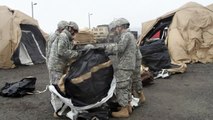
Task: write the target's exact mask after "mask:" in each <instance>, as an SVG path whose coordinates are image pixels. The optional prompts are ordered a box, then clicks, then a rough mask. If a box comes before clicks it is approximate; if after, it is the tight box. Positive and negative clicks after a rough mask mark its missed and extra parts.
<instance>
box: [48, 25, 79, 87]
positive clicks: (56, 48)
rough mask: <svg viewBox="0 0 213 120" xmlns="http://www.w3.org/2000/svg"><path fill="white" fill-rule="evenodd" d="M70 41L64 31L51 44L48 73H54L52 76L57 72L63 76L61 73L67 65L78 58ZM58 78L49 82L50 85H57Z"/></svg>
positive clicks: (66, 32) (69, 34)
mask: <svg viewBox="0 0 213 120" xmlns="http://www.w3.org/2000/svg"><path fill="white" fill-rule="evenodd" d="M72 39H73V38H72V35H71V33H70V32H69V31H67V30H66V29H65V30H63V31H62V33H61V34H60V35H59V37H57V39H56V40H55V41H54V42H53V44H52V47H51V52H50V57H49V63H48V66H49V69H50V71H54V74H55V73H56V72H57V73H58V74H60V75H63V71H64V70H65V68H66V67H67V65H68V63H69V62H70V61H71V60H72V59H73V58H76V57H77V56H78V52H77V51H75V50H73V47H74V45H73V41H72ZM53 76H54V75H53ZM56 76H58V75H56ZM58 77H59V76H58ZM60 78H61V76H60ZM60 78H57V79H53V80H56V81H51V83H52V84H57V80H59V79H60Z"/></svg>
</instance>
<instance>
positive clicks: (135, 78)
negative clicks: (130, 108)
mask: <svg viewBox="0 0 213 120" xmlns="http://www.w3.org/2000/svg"><path fill="white" fill-rule="evenodd" d="M141 59H142V55H141V52H140V49H139V47H138V46H137V51H136V66H135V70H134V71H133V75H132V91H133V92H139V91H141V90H142V89H143V87H142V81H141Z"/></svg>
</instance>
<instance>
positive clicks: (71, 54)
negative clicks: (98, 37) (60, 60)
mask: <svg viewBox="0 0 213 120" xmlns="http://www.w3.org/2000/svg"><path fill="white" fill-rule="evenodd" d="M60 37H61V38H60V40H59V42H58V55H59V56H62V57H64V58H65V59H72V58H75V57H77V56H78V52H77V51H76V50H70V49H68V48H67V46H68V44H69V43H68V41H67V39H68V38H66V37H64V36H60Z"/></svg>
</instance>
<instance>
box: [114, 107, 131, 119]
mask: <svg viewBox="0 0 213 120" xmlns="http://www.w3.org/2000/svg"><path fill="white" fill-rule="evenodd" d="M128 107H129V106H125V107H121V110H120V111H118V112H112V117H116V118H127V117H129V110H128Z"/></svg>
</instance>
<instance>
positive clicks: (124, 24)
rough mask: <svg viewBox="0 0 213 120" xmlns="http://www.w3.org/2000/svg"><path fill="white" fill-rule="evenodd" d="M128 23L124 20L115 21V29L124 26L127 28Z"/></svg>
mask: <svg viewBox="0 0 213 120" xmlns="http://www.w3.org/2000/svg"><path fill="white" fill-rule="evenodd" d="M129 25H130V23H129V21H128V20H127V19H125V18H119V19H117V20H116V27H117V26H125V27H126V28H129Z"/></svg>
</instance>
